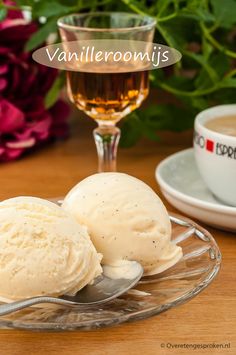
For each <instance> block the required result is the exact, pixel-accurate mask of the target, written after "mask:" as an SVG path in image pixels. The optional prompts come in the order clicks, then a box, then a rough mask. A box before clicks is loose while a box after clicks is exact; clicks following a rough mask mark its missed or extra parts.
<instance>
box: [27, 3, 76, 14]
mask: <svg viewBox="0 0 236 355" xmlns="http://www.w3.org/2000/svg"><path fill="white" fill-rule="evenodd" d="M75 9H76V7H75V6H74V7H71V6H67V5H63V4H60V3H59V2H58V1H50V2H48V1H46V2H44V1H38V2H36V3H35V6H34V7H33V12H32V14H33V18H38V17H41V16H45V17H47V18H48V17H52V16H60V15H66V14H67V13H69V12H73V11H74V10H75Z"/></svg>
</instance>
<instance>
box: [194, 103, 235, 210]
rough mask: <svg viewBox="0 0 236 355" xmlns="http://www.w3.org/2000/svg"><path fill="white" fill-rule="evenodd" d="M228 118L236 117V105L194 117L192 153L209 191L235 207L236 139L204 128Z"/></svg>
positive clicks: (205, 111)
mask: <svg viewBox="0 0 236 355" xmlns="http://www.w3.org/2000/svg"><path fill="white" fill-rule="evenodd" d="M228 115H236V104H233V105H221V106H215V107H212V108H209V109H207V110H204V111H202V112H200V113H199V114H198V115H197V117H196V119H195V125H194V129H195V132H194V152H195V159H196V162H197V166H198V168H199V171H200V174H201V176H202V178H203V180H204V181H205V183H206V185H207V186H208V188H209V190H211V192H212V193H213V194H214V195H215V196H216V197H218V198H219V199H220V200H221V201H222V202H224V203H226V204H228V205H232V206H236V137H233V136H227V135H225V134H222V133H218V132H214V131H212V130H210V129H208V128H206V127H205V124H206V122H208V121H210V120H212V119H214V118H216V117H222V116H228ZM235 124H236V121H235Z"/></svg>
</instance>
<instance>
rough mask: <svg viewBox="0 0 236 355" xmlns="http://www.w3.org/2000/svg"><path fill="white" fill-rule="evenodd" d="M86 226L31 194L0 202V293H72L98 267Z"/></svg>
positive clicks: (8, 295) (17, 295)
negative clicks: (30, 195)
mask: <svg viewBox="0 0 236 355" xmlns="http://www.w3.org/2000/svg"><path fill="white" fill-rule="evenodd" d="M100 261H101V255H100V254H98V253H97V252H96V250H95V248H94V246H93V244H92V242H91V240H90V238H89V235H88V233H87V230H86V228H85V227H83V226H81V225H80V224H79V223H78V222H77V221H76V220H75V219H74V218H73V217H72V216H70V215H68V213H67V212H66V211H64V210H63V209H62V208H60V207H59V206H57V205H56V204H54V203H52V202H49V201H46V200H43V199H40V198H35V197H16V198H11V199H9V200H5V201H3V202H1V203H0V296H1V297H4V298H7V299H20V298H27V297H33V296H39V295H52V296H58V295H62V294H64V295H74V294H75V293H76V292H77V291H78V290H80V289H81V288H82V287H84V286H85V285H87V284H88V283H90V282H92V281H93V280H94V278H95V277H96V276H98V275H100V274H101V273H102V268H101V265H100Z"/></svg>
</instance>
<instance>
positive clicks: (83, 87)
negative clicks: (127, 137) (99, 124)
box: [67, 71, 149, 122]
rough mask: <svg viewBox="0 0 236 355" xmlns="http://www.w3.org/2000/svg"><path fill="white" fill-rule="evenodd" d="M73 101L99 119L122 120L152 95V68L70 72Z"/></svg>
mask: <svg viewBox="0 0 236 355" xmlns="http://www.w3.org/2000/svg"><path fill="white" fill-rule="evenodd" d="M67 86H68V93H69V97H70V100H71V101H72V102H73V103H74V104H75V105H76V106H77V107H78V108H79V109H80V110H82V111H84V112H86V113H87V115H88V116H90V117H92V118H93V119H95V120H96V121H113V122H116V121H119V120H120V119H121V118H122V117H124V116H126V115H127V114H128V113H130V112H131V111H133V110H135V109H136V108H137V107H139V106H140V105H141V103H142V101H143V100H144V99H145V98H146V96H147V95H148V91H149V88H148V71H139V72H128V73H87V72H73V71H70V72H67Z"/></svg>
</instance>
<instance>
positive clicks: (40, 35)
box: [25, 17, 57, 51]
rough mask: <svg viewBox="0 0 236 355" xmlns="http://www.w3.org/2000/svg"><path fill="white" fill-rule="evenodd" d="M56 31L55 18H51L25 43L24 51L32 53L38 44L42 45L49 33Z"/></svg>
mask: <svg viewBox="0 0 236 355" xmlns="http://www.w3.org/2000/svg"><path fill="white" fill-rule="evenodd" d="M56 30H57V18H55V17H52V18H51V19H50V20H48V21H47V22H46V24H45V25H44V26H43V27H41V28H40V29H39V30H38V31H37V32H35V33H34V34H33V35H32V36H31V37H30V39H29V41H28V42H27V43H26V46H25V50H26V51H32V50H33V49H35V48H36V47H38V46H39V45H40V44H42V43H43V42H44V41H45V40H46V39H47V37H48V36H49V34H50V33H53V32H56Z"/></svg>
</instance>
